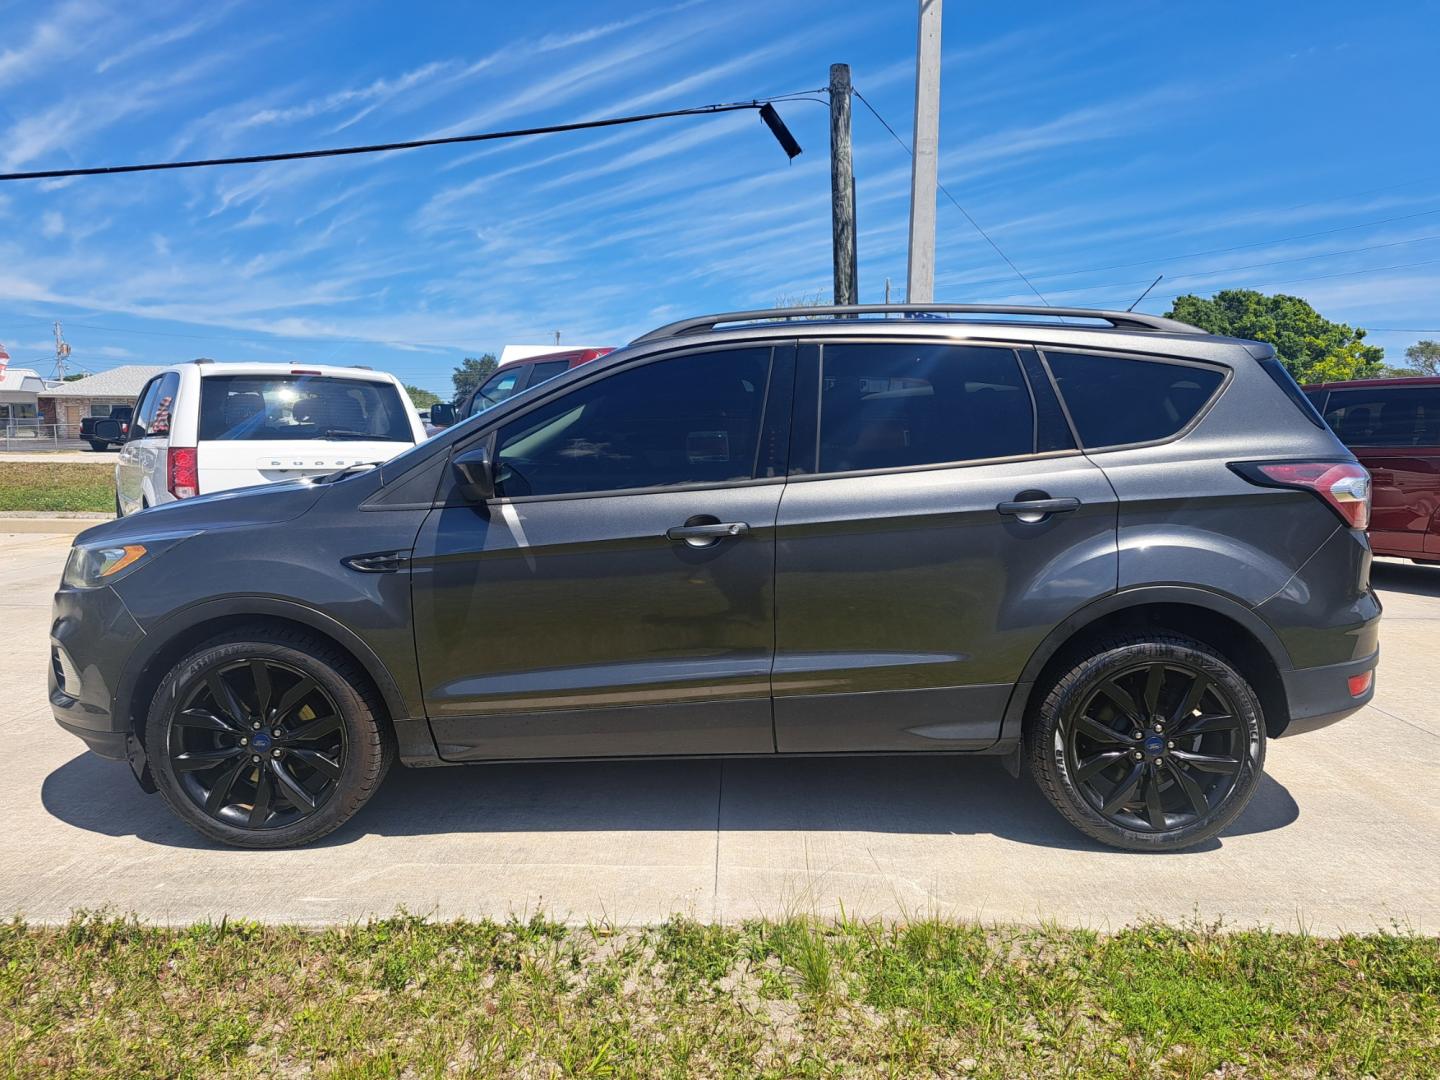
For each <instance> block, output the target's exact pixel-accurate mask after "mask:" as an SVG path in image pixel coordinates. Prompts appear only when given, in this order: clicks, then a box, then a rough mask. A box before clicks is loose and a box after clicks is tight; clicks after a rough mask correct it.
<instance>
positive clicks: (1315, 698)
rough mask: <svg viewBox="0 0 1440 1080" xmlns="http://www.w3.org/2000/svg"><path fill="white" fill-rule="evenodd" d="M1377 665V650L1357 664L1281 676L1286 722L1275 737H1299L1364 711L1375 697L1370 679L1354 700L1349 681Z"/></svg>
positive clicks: (1286, 673) (1299, 670)
mask: <svg viewBox="0 0 1440 1080" xmlns="http://www.w3.org/2000/svg"><path fill="white" fill-rule="evenodd" d="M1379 662H1380V651H1379V650H1378V649H1377V650H1376V651H1375V652H1373V653H1371V654H1370V655H1369V656H1367V657H1364V658H1363V659H1360V660H1350V661H1347V662H1346V663H1343V664H1327V665H1326V666H1324V667H1312V668H1298V669H1296V670H1294V671H1285V672H1282V673H1281V678H1282V679H1283V680H1284V682H1285V698H1286V701H1287V702H1288V703H1289V705H1290V720H1289V723H1287V724H1286V725H1285V727H1284V728H1283V729H1282V730H1281V731H1280V732H1279V734H1280V735H1281V736H1289V735H1303V734H1305V732H1307V731H1315V730H1317V729H1318V728H1323V727H1328V726H1329V725H1331V724H1333V723H1335V722H1336V721H1337V720H1344V719H1345V718H1346V717H1347V716H1349V715H1351V714H1352V713H1354V712H1357V711H1358V710H1360V709H1362V708H1364V707H1365V706H1366V705H1368V704H1369V703H1370V699H1371V698H1373V697H1374V696H1375V680H1374V679H1373V678H1372V679H1371V680H1370V685H1369V686H1368V687H1366V689H1365V692H1364V693H1363V694H1360V695H1359V696H1358V697H1357V696H1354V695H1352V694H1351V693H1350V679H1351V678H1353V677H1354V676H1356V675H1363V674H1365V672H1367V671H1374V670H1375V666H1376V665H1377V664H1378V663H1379Z"/></svg>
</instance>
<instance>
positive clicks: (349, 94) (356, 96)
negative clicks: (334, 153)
mask: <svg viewBox="0 0 1440 1080" xmlns="http://www.w3.org/2000/svg"><path fill="white" fill-rule="evenodd" d="M453 66H454V65H453V64H452V63H450V62H448V61H432V62H430V63H428V64H423V65H421V66H420V67H418V68H415V69H414V70H413V71H407V72H405V73H404V74H402V75H399V76H397V77H396V78H393V79H385V78H381V79H376V80H374V81H373V82H371V83H369V84H367V85H365V86H358V87H352V88H348V89H345V90H336V91H334V92H332V93H329V94H325V95H323V96H321V97H317V98H312V99H311V100H309V101H305V102H302V103H300V104H299V105H291V106H288V107H286V108H283V109H279V108H276V109H261V110H260V111H258V112H255V113H252V114H251V115H250V116H248V117H246V118H245V119H243V120H241V121H240V122H239V123H238V124H237V125H235V126H236V128H237V129H244V128H252V127H263V126H267V125H271V124H295V123H300V122H302V121H305V120H311V119H314V118H315V117H317V116H323V115H325V114H327V113H332V112H335V111H337V110H339V109H343V108H346V107H347V106H350V105H356V104H364V106H365V108H363V109H362V110H361V111H360V112H358V113H356V114H355V115H354V116H352V117H350V118H349V119H348V120H346V121H345V123H343V124H341V125H340V127H338V128H335V129H333V130H336V131H338V130H340V128H344V127H349V126H350V125H351V124H354V123H355V122H357V121H358V120H360V119H362V118H363V117H365V116H367V115H369V114H370V113H371V112H373V111H374V110H375V109H378V108H379V107H380V106H382V105H383V104H385V102H387V101H389V100H391V99H392V98H395V97H398V96H400V95H401V94H404V93H405V92H407V91H409V90H411V89H413V88H415V87H417V86H419V85H421V84H422V83H424V82H426V81H428V80H430V79H433V78H435V77H436V76H437V75H440V74H442V73H443V72H445V71H447V70H448V69H450V68H452V67H453Z"/></svg>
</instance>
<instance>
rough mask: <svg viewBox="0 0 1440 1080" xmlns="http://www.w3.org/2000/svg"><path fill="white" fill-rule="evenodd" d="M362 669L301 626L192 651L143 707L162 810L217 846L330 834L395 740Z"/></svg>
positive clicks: (278, 844) (249, 633) (279, 844)
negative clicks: (166, 805)
mask: <svg viewBox="0 0 1440 1080" xmlns="http://www.w3.org/2000/svg"><path fill="white" fill-rule="evenodd" d="M383 716H384V706H383V704H382V703H381V702H380V700H379V698H378V695H377V694H376V692H375V690H374V688H373V686H372V685H371V683H370V680H369V679H368V677H367V676H366V675H365V672H364V671H363V670H362V669H361V668H360V667H359V665H358V664H356V663H355V661H354V660H352V659H351V658H350V657H349V656H348V655H346V654H345V653H343V652H341V651H340V650H339V649H338V648H336V647H335V646H334V645H331V644H330V643H328V642H326V641H324V640H322V639H320V638H317V637H315V636H313V635H311V634H308V633H305V632H304V631H300V630H289V629H268V628H261V627H252V628H250V629H249V630H244V629H242V630H240V631H237V632H235V633H232V634H229V635H226V636H225V637H223V638H217V639H215V640H213V641H210V642H208V643H207V644H205V645H202V646H200V647H199V648H198V649H196V650H195V651H194V652H192V653H190V654H189V655H188V656H186V657H185V658H184V659H183V660H181V661H180V662H179V663H178V664H176V665H175V667H174V668H173V669H172V670H171V671H170V673H169V674H168V675H166V677H165V679H164V681H163V682H162V683H161V684H160V687H159V689H158V690H157V691H156V693H155V697H154V699H153V701H152V702H151V706H150V715H149V719H148V721H147V722H146V729H145V731H146V739H145V746H146V753H147V755H148V757H149V759H150V769H151V772H152V773H153V774H154V776H155V782H156V784H157V786H158V787H159V789H160V793H161V795H163V796H164V798H165V801H166V802H167V803H169V804H170V808H171V809H172V810H173V811H174V812H175V813H176V814H177V815H178V816H179V817H180V818H181V819H182V820H184V821H185V822H186V823H187V824H189V825H191V826H192V827H193V828H195V829H196V830H198V831H199V832H201V833H203V834H204V835H205V836H208V837H209V838H211V839H212V840H218V841H220V842H221V843H224V844H232V845H234V846H236V847H246V848H283V847H294V846H296V845H299V844H306V843H309V842H310V841H312V840H316V839H318V838H319V837H322V836H324V835H325V834H326V833H328V832H330V831H332V830H333V829H336V828H338V827H339V826H340V825H342V824H343V823H344V822H345V821H347V820H349V818H350V816H351V815H352V814H354V813H355V812H356V811H357V810H359V809H360V808H361V807H362V806H364V805H365V803H366V802H367V801H368V800H369V798H370V796H371V795H373V794H374V793H375V789H376V788H378V787H379V786H380V781H381V779H382V778H383V777H384V775H385V772H386V770H387V769H388V768H389V765H390V761H391V758H392V757H393V756H394V736H393V734H392V732H391V731H390V728H389V725H388V724H387V723H386V722H385V721H384V720H383Z"/></svg>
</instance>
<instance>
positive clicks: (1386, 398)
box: [1325, 386, 1440, 446]
mask: <svg viewBox="0 0 1440 1080" xmlns="http://www.w3.org/2000/svg"><path fill="white" fill-rule="evenodd" d="M1325 421H1326V423H1328V424H1329V425H1330V426H1331V427H1332V428H1333V429H1334V430H1335V434H1336V435H1339V436H1340V441H1341V442H1343V443H1345V444H1346V445H1347V446H1440V386H1437V387H1428V386H1396V387H1391V388H1388V389H1381V388H1376V389H1370V388H1366V389H1363V390H1332V391H1330V400H1329V401H1328V402H1327V403H1326V407H1325Z"/></svg>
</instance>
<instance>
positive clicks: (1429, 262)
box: [1152, 259, 1440, 333]
mask: <svg viewBox="0 0 1440 1080" xmlns="http://www.w3.org/2000/svg"><path fill="white" fill-rule="evenodd" d="M1437 264H1440V259H1422V260H1421V261H1419V262H1411V263H1395V264H1394V265H1393V266H1371V267H1367V268H1366V269H1364V270H1345V271H1342V272H1340V273H1337V274H1316V275H1314V276H1311V277H1302V278H1287V279H1286V280H1284V281H1262V282H1259V283H1257V284H1254V285H1243V286H1240V285H1236V286H1232V288H1246V289H1273V288H1275V286H1277V285H1300V284H1302V283H1304V282H1307V281H1329V280H1331V279H1333V278H1344V277H1363V276H1364V275H1365V274H1383V273H1385V272H1386V271H1389V270H1413V269H1414V268H1415V267H1417V266H1435V265H1437ZM1185 295H1187V294H1186V293H1183V292H1178V293H1169V294H1167V295H1165V296H1156V297H1152V299H1154V300H1174V299H1175V298H1176V297H1179V296H1185ZM1373 329H1384V328H1383V327H1374V328H1373ZM1406 332H1408V333H1430V332H1431V331H1428V330H1417V331H1406Z"/></svg>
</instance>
